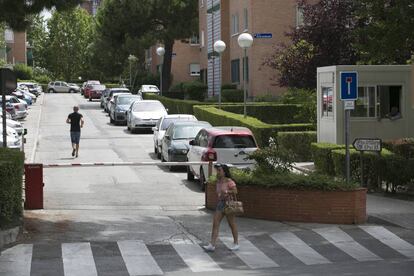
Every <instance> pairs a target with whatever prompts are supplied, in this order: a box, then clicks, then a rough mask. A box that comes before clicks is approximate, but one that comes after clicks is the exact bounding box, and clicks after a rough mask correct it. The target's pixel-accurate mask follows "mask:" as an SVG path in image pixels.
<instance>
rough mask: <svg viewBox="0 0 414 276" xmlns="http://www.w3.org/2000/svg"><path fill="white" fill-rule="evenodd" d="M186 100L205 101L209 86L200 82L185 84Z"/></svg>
mask: <svg viewBox="0 0 414 276" xmlns="http://www.w3.org/2000/svg"><path fill="white" fill-rule="evenodd" d="M182 87H183V91H184V94H185V96H184V98H185V99H186V100H193V101H200V102H201V101H204V97H205V96H206V95H207V85H205V84H204V83H202V82H199V81H193V82H185V83H183V86H182Z"/></svg>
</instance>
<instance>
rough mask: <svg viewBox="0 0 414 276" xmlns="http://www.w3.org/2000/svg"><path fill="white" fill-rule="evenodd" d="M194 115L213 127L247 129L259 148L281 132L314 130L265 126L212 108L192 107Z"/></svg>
mask: <svg viewBox="0 0 414 276" xmlns="http://www.w3.org/2000/svg"><path fill="white" fill-rule="evenodd" d="M194 115H195V116H196V117H197V118H198V119H199V120H202V121H207V122H209V123H210V124H212V125H213V126H242V127H247V128H249V129H250V130H251V131H252V132H253V134H254V136H255V137H256V140H257V142H258V143H259V146H261V147H264V146H267V145H268V144H269V138H270V137H275V136H276V135H277V133H278V132H282V131H307V130H314V129H315V128H314V126H313V125H312V124H266V123H264V122H262V121H260V120H258V119H256V118H253V117H250V116H247V117H246V118H244V116H243V115H240V114H235V113H231V112H227V111H224V110H220V109H218V108H216V107H214V106H194Z"/></svg>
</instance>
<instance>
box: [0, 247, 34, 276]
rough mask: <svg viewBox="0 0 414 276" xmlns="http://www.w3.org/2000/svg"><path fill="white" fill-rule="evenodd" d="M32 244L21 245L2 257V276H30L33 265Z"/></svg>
mask: <svg viewBox="0 0 414 276" xmlns="http://www.w3.org/2000/svg"><path fill="white" fill-rule="evenodd" d="M32 252H33V245H32V244H19V245H16V246H14V247H12V248H9V249H6V250H5V251H3V252H2V253H1V255H0V275H1V276H15V275H19V276H26V275H27V276H29V275H30V267H31V263H32Z"/></svg>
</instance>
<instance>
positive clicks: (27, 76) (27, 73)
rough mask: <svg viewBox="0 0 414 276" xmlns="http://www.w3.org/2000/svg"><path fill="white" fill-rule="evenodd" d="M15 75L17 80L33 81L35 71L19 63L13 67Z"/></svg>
mask: <svg viewBox="0 0 414 276" xmlns="http://www.w3.org/2000/svg"><path fill="white" fill-rule="evenodd" d="M13 70H14V73H16V77H17V79H20V80H31V79H33V69H32V67H29V66H27V65H26V64H23V63H18V64H16V65H14V67H13Z"/></svg>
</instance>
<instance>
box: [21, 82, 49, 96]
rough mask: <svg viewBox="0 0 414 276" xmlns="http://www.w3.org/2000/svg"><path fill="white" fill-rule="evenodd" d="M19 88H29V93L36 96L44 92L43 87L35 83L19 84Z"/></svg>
mask: <svg viewBox="0 0 414 276" xmlns="http://www.w3.org/2000/svg"><path fill="white" fill-rule="evenodd" d="M17 87H27V89H28V90H29V92H30V93H33V94H35V95H36V96H39V95H40V94H41V93H42V92H43V89H42V86H41V85H38V84H37V83H34V82H18V83H17Z"/></svg>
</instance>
